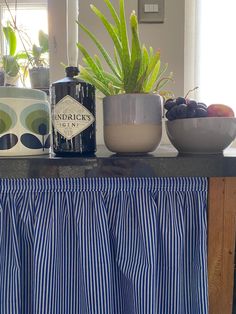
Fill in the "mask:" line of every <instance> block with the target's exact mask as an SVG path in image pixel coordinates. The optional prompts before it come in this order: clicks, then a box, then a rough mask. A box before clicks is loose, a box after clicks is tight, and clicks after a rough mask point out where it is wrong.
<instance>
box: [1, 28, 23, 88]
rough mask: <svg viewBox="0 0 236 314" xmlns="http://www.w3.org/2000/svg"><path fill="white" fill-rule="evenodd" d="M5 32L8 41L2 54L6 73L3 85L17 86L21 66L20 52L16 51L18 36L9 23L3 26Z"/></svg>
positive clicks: (3, 67)
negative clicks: (19, 60)
mask: <svg viewBox="0 0 236 314" xmlns="http://www.w3.org/2000/svg"><path fill="white" fill-rule="evenodd" d="M3 34H4V37H5V40H6V43H7V48H6V50H7V51H6V53H5V54H3V56H2V66H1V67H2V69H3V72H4V74H5V77H4V81H5V82H4V84H2V83H1V85H5V84H6V85H10V86H17V85H18V80H19V77H20V66H19V62H18V57H19V56H18V54H17V53H16V49H17V38H16V33H15V30H14V28H13V27H12V26H11V25H10V23H8V24H7V26H4V27H3ZM2 76H3V75H1V77H2Z"/></svg>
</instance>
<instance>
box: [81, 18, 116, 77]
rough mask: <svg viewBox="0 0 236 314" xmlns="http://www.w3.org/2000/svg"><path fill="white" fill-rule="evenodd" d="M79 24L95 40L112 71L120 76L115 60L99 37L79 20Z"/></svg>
mask: <svg viewBox="0 0 236 314" xmlns="http://www.w3.org/2000/svg"><path fill="white" fill-rule="evenodd" d="M77 23H78V25H79V26H80V27H81V29H82V30H83V31H84V32H85V33H86V34H87V35H88V36H89V37H90V38H91V39H92V40H93V42H94V43H95V45H96V46H97V48H98V49H99V50H100V52H101V54H102V56H103V58H104V59H105V61H106V62H107V64H108V65H109V67H110V69H111V70H112V72H113V73H114V74H115V75H116V76H117V77H119V75H118V71H117V68H116V66H115V64H114V62H113V60H112V59H111V57H110V56H109V54H108V52H107V51H106V50H105V49H104V48H103V45H102V44H101V43H100V42H99V41H98V40H97V38H96V37H95V36H94V35H93V34H92V33H91V32H90V31H89V30H88V28H87V27H85V26H84V25H83V24H81V23H79V22H77Z"/></svg>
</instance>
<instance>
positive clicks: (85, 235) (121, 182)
mask: <svg viewBox="0 0 236 314" xmlns="http://www.w3.org/2000/svg"><path fill="white" fill-rule="evenodd" d="M206 209H207V179H205V178H140V179H139V178H83V179H2V180H0V313H1V314H195V313H196V314H202V313H204V314H205V313H208V292H207V262H206V257H207V248H206V239H207V224H206Z"/></svg>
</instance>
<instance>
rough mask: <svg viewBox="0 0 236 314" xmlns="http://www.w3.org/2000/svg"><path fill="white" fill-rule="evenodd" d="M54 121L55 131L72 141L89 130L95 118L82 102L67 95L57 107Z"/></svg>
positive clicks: (53, 116)
mask: <svg viewBox="0 0 236 314" xmlns="http://www.w3.org/2000/svg"><path fill="white" fill-rule="evenodd" d="M52 121H53V125H54V129H55V131H57V132H58V133H60V134H61V135H62V136H63V137H65V138H66V139H67V140H71V139H72V138H73V137H75V136H76V135H78V134H80V133H81V132H83V131H84V130H85V129H87V128H88V127H89V126H90V125H91V124H92V123H93V122H94V121H95V118H94V116H93V114H92V113H91V112H90V111H89V110H88V109H87V108H85V107H84V106H83V105H82V104H81V103H80V102H78V101H77V100H75V99H74V98H72V97H71V96H69V95H67V96H65V97H64V98H62V99H61V100H60V101H59V102H58V103H57V104H56V105H55V108H54V112H53V114H52Z"/></svg>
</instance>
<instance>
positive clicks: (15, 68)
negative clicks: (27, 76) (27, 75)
mask: <svg viewBox="0 0 236 314" xmlns="http://www.w3.org/2000/svg"><path fill="white" fill-rule="evenodd" d="M2 61H3V68H4V70H5V72H6V73H7V74H8V75H9V76H11V77H14V76H16V75H17V74H18V73H19V70H20V67H19V64H18V62H17V60H16V58H15V57H12V56H3V57H2Z"/></svg>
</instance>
